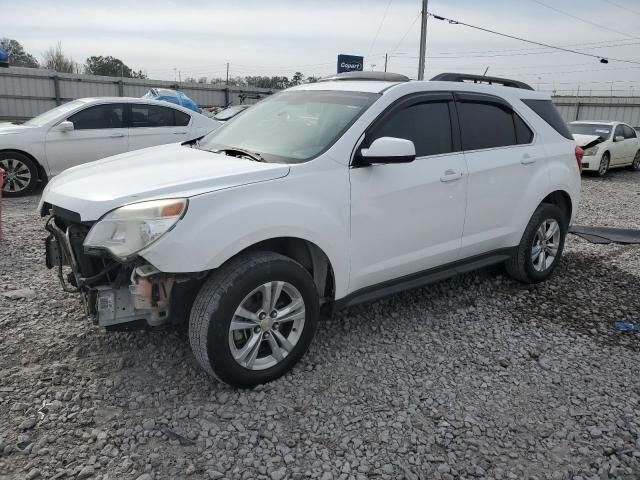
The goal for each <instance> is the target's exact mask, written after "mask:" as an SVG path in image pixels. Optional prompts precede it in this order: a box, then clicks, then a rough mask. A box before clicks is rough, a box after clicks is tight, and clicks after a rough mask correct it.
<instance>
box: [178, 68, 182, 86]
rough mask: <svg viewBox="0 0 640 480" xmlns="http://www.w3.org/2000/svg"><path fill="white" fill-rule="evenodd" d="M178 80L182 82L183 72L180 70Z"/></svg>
mask: <svg viewBox="0 0 640 480" xmlns="http://www.w3.org/2000/svg"><path fill="white" fill-rule="evenodd" d="M178 81H179V82H180V83H182V72H181V71H180V70H178Z"/></svg>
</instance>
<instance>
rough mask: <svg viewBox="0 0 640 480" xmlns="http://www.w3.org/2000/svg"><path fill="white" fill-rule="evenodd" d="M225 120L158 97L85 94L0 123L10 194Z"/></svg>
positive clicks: (0, 151)
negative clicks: (19, 119) (27, 116)
mask: <svg viewBox="0 0 640 480" xmlns="http://www.w3.org/2000/svg"><path fill="white" fill-rule="evenodd" d="M219 125H221V123H220V122H217V121H215V120H212V119H210V118H207V117H205V116H204V115H201V114H199V113H196V112H194V111H192V110H189V109H187V108H184V107H181V106H179V105H174V104H171V103H167V102H161V101H157V100H145V99H141V98H124V97H106V98H82V99H79V100H73V101H71V102H69V103H65V104H63V105H60V106H58V107H56V108H54V109H52V110H49V111H48V112H45V113H43V114H41V115H38V116H37V117H35V118H32V119H31V120H29V121H27V122H25V123H23V124H20V125H16V124H11V123H4V124H0V168H2V169H3V170H5V172H6V177H5V182H4V187H3V190H2V192H3V195H5V196H9V197H12V196H21V195H27V194H29V193H31V192H32V191H33V189H34V188H35V186H36V184H37V183H38V182H42V183H46V182H47V181H48V179H50V178H51V177H53V176H55V175H57V174H59V173H60V172H62V171H63V170H65V169H67V168H70V167H74V166H76V165H80V164H82V163H86V162H91V161H93V160H98V159H100V158H104V157H109V156H111V155H116V154H118V153H124V152H127V151H131V150H138V149H140V148H145V147H152V146H155V145H162V144H165V143H176V142H185V141H189V140H193V139H196V138H198V137H202V136H203V135H206V134H207V133H209V132H211V131H212V130H214V129H216V128H217V127H218V126H219Z"/></svg>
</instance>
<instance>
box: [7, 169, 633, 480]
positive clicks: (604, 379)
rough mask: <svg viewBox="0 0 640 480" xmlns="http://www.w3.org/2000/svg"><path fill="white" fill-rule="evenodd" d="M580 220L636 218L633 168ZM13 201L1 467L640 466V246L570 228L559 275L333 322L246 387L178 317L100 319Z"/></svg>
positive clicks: (326, 476)
mask: <svg viewBox="0 0 640 480" xmlns="http://www.w3.org/2000/svg"><path fill="white" fill-rule="evenodd" d="M583 183H584V192H583V194H584V199H583V202H582V206H581V210H580V215H579V218H578V223H581V224H591V225H619V226H629V225H631V226H635V227H640V216H639V215H638V210H639V207H640V174H633V173H630V172H626V171H619V172H612V173H610V174H609V175H608V177H607V178H606V179H604V180H600V179H597V178H592V177H586V178H585V179H584V182H583ZM36 203H37V198H36V197H32V198H28V199H5V200H4V204H3V206H4V208H3V215H4V218H3V220H4V230H5V236H6V239H5V240H4V241H2V242H0V293H3V292H4V293H6V292H8V291H12V290H16V289H22V288H29V289H32V290H33V291H34V292H35V296H34V297H33V298H26V299H9V298H5V297H4V296H3V295H0V479H2V480H4V479H9V478H11V479H13V478H28V479H34V478H75V479H83V478H102V479H106V478H110V479H129V478H131V479H140V480H150V479H160V478H183V477H187V478H198V479H199V478H204V479H207V478H210V479H217V478H229V479H232V478H233V479H235V478H238V479H240V478H241V479H270V480H281V479H285V478H293V479H295V478H318V479H321V480H330V479H345V480H347V479H365V478H376V479H378V478H379V479H400V478H406V479H409V480H414V479H454V478H455V479H472V478H493V479H546V478H551V479H574V480H578V479H584V480H586V479H599V480H600V479H607V478H627V479H638V478H640V439H639V436H640V416H639V414H640V382H639V380H638V365H640V334H635V333H629V332H619V331H617V330H616V329H615V327H614V323H615V322H616V321H640V318H639V317H638V312H640V299H639V298H638V295H637V293H636V292H637V284H638V280H639V276H640V247H632V246H627V247H623V246H595V245H591V244H588V243H586V242H584V241H582V240H580V239H578V238H576V237H569V239H568V242H567V248H566V255H565V257H564V260H563V262H562V264H561V265H560V266H559V269H558V270H557V271H556V275H555V276H554V277H553V279H552V280H550V281H549V282H547V283H545V284H543V285H538V286H534V287H528V286H523V285H520V284H517V283H515V282H513V281H511V280H509V279H507V278H505V277H504V276H503V275H502V274H501V272H500V270H499V269H497V268H493V269H489V270H483V271H480V272H478V273H475V274H469V275H465V276H462V277H459V278H456V279H453V280H450V281H445V282H441V283H438V284H436V285H433V286H430V287H429V288H424V289H420V290H414V291H411V292H405V293H402V294H399V295H395V296H393V297H390V298H387V299H384V300H380V301H377V302H375V303H370V304H365V305H362V306H359V307H356V308H352V309H349V310H346V311H343V312H341V313H340V314H338V315H336V316H335V317H334V318H333V319H332V320H330V321H327V322H325V323H323V324H322V326H321V327H320V330H319V332H318V335H317V337H316V339H315V342H314V343H313V345H312V347H311V350H310V352H309V353H308V354H307V355H306V356H305V357H304V359H303V360H302V362H301V363H300V364H299V365H298V366H297V367H296V368H295V369H294V370H293V371H292V372H291V373H290V374H288V375H286V376H285V377H284V378H282V379H280V380H279V381H277V382H274V383H271V384H268V385H265V386H261V387H258V388H255V389H253V390H244V391H239V390H234V389H231V388H230V387H227V386H225V385H222V384H219V383H217V382H216V381H215V380H212V379H211V378H208V377H207V376H206V375H205V374H204V373H203V371H202V370H201V369H200V368H199V367H198V366H197V365H196V363H195V360H194V358H193V356H192V355H191V352H190V350H189V345H188V339H187V338H186V337H185V336H184V334H181V333H179V332H176V331H174V330H169V329H167V330H160V331H138V332H127V333H106V332H104V331H103V330H102V329H100V328H98V327H95V326H93V325H90V324H88V323H87V322H86V321H85V320H84V319H83V317H82V310H81V307H80V304H79V301H78V299H77V298H76V297H75V296H74V295H68V294H65V293H63V292H62V291H61V290H60V288H59V286H58V282H57V280H56V278H55V275H54V273H53V272H52V271H49V270H47V269H46V268H45V266H44V259H43V242H42V239H43V238H44V237H45V235H44V232H43V230H42V226H43V222H42V219H40V218H39V217H38V216H37V215H36V213H35V206H36Z"/></svg>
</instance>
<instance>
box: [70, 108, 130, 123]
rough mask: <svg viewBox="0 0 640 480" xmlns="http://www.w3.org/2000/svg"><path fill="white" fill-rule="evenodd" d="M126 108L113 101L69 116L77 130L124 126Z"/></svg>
mask: <svg viewBox="0 0 640 480" xmlns="http://www.w3.org/2000/svg"><path fill="white" fill-rule="evenodd" d="M123 112H124V108H123V106H122V104H119V103H113V104H106V105H96V106H93V107H89V108H85V109H84V110H81V111H79V112H78V113H75V114H73V115H71V116H70V117H69V119H68V120H69V121H70V122H73V126H74V128H75V129H76V130H97V129H103V128H122V127H123V122H122V117H123Z"/></svg>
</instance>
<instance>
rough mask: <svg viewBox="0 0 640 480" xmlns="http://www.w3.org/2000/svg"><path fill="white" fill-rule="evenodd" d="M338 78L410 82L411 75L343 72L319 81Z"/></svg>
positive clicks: (329, 80)
mask: <svg viewBox="0 0 640 480" xmlns="http://www.w3.org/2000/svg"><path fill="white" fill-rule="evenodd" d="M336 80H361V81H362V80H374V81H379V82H408V81H409V77H407V76H405V75H401V74H399V73H387V72H343V73H337V74H336V75H329V76H328V77H324V78H321V79H320V80H318V81H319V82H333V81H336Z"/></svg>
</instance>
